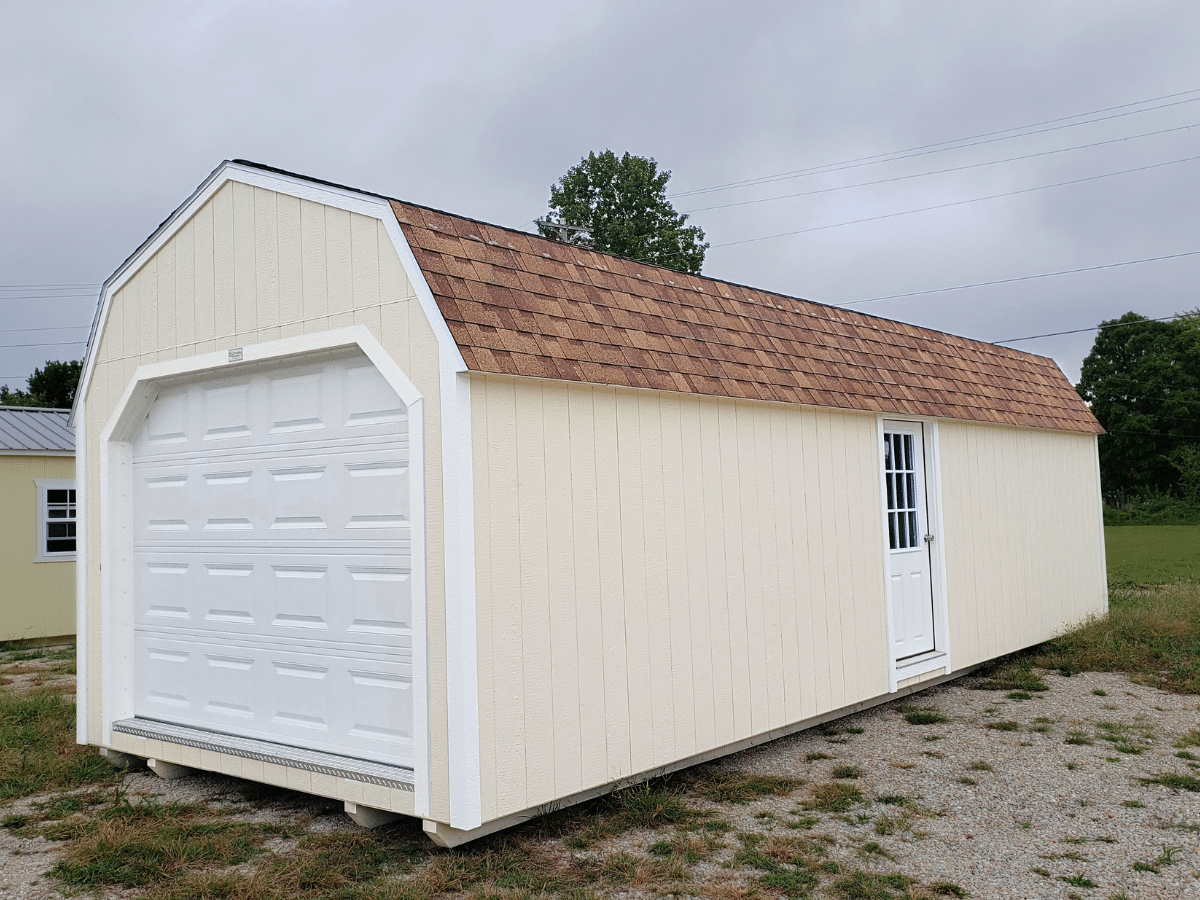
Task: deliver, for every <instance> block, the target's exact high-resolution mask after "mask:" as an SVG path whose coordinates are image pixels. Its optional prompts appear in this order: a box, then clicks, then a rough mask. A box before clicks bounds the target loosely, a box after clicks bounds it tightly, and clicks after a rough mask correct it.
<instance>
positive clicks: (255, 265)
mask: <svg viewBox="0 0 1200 900" xmlns="http://www.w3.org/2000/svg"><path fill="white" fill-rule="evenodd" d="M352 324H363V325H365V326H367V328H368V329H370V331H371V333H372V334H373V335H374V336H375V337H376V338H377V339H378V340H379V342H380V343H381V344H382V345H383V346H384V347H385V348H386V349H387V351H388V352H389V353H390V354H391V356H392V357H393V358H394V359H395V360H396V362H397V364H398V365H399V366H400V367H401V368H402V369H403V370H404V372H405V374H407V375H408V377H409V378H410V379H411V380H412V382H413V383H414V384H415V385H416V386H417V389H418V390H419V391H420V392H421V394H422V396H423V397H424V398H425V404H424V406H425V435H424V441H425V459H426V473H427V482H426V503H427V507H428V508H427V510H426V524H427V552H428V601H429V607H428V619H429V621H428V639H429V648H430V654H429V669H430V671H429V695H430V696H429V701H430V702H429V710H430V742H431V748H430V750H431V753H430V756H431V773H430V777H431V780H432V797H433V810H432V811H433V816H434V818H438V819H442V820H448V814H449V805H448V803H449V801H448V783H449V763H448V757H447V749H446V748H447V722H446V674H445V673H446V660H445V655H444V648H445V646H446V641H445V604H444V584H445V566H444V555H443V534H444V530H443V521H442V469H441V458H442V453H441V435H442V428H441V412H440V410H441V405H440V381H439V368H438V345H437V340H436V338H435V337H434V334H433V330H432V328H431V327H430V324H429V322H428V321H427V319H426V317H425V315H424V313H423V312H422V310H421V307H420V305H419V303H418V302H417V300H416V294H415V292H414V290H413V286H412V285H411V284H410V283H409V281H408V279H407V277H406V275H405V273H404V270H403V267H402V265H401V262H400V259H399V257H398V256H397V255H396V252H395V250H394V248H393V246H392V243H391V239H390V238H389V237H388V235H387V232H386V230H385V228H384V226H383V223H381V222H379V221H378V220H376V219H373V218H369V217H366V216H361V215H357V214H353V213H349V212H346V211H344V210H338V209H333V208H330V207H327V206H324V205H322V204H318V203H314V202H311V201H308V200H300V199H297V198H295V197H291V196H285V195H281V194H277V193H275V192H272V191H268V190H263V189H261V188H257V187H251V186H249V185H245V184H241V183H236V182H231V183H227V184H226V185H225V186H224V187H222V188H221V189H220V190H219V191H218V192H217V193H216V194H214V195H213V196H212V198H211V199H210V200H209V201H208V202H207V203H206V204H204V205H203V206H202V207H201V208H200V209H199V210H197V211H196V213H195V214H194V215H193V216H192V217H191V219H190V220H189V221H187V222H186V223H184V224H183V225H182V227H181V228H180V229H179V230H178V231H177V232H176V233H175V235H174V236H173V237H172V238H171V239H170V240H169V241H168V242H167V243H166V244H165V245H164V246H163V247H162V248H161V249H160V250H159V251H158V252H157V253H155V254H154V256H153V257H151V258H150V259H149V260H147V261H146V262H145V263H144V264H143V265H142V267H141V268H140V269H139V270H138V271H137V272H136V273H135V274H134V276H133V277H132V278H131V279H130V280H129V281H128V282H126V283H125V285H124V286H123V287H122V288H121V290H120V291H118V292H117V293H116V294H115V295H114V296H113V298H112V303H111V307H110V310H109V314H108V319H107V321H106V322H104V323H103V331H102V333H101V338H100V346H99V348H98V350H97V351H96V357H95V363H96V366H95V372H94V375H93V377H92V380H91V383H90V386H89V388H88V392H87V396H86V398H85V402H86V405H87V417H86V427H87V443H86V449H87V454H88V458H87V461H86V466H87V478H88V483H87V495H86V497H87V503H88V508H87V510H86V514H87V525H88V527H87V540H88V556H87V565H88V572H87V591H88V598H89V611H88V614H89V627H88V654H87V658H88V667H89V669H88V674H89V696H88V715H89V723H88V730H89V733H90V734H91V735H93V736H95V735H99V734H100V729H101V721H102V716H103V710H102V708H101V694H100V684H101V681H100V664H101V659H100V653H101V632H100V629H101V627H102V623H100V622H99V621H98V619H97V611H98V609H99V597H100V568H99V565H100V552H99V550H100V517H99V499H100V481H99V479H100V433H101V432H102V431H103V429H104V427H105V425H106V424H107V422H108V419H109V417H110V416H111V414H112V411H113V409H114V407H115V406H116V403H117V401H118V400H119V399H120V396H121V393H122V392H123V391H124V390H125V387H126V385H128V384H129V381H130V379H131V378H132V376H133V373H134V371H135V370H136V369H137V367H138V366H139V365H142V364H144V363H150V362H158V361H162V360H171V359H176V358H183V357H189V356H195V355H198V354H201V353H207V352H211V351H213V350H224V349H229V348H234V347H241V346H246V345H249V344H256V343H262V342H265V341H271V340H275V339H278V338H280V337H292V336H295V335H298V334H307V333H313V332H320V331H326V330H329V329H332V328H340V327H343V326H346V325H352ZM64 477H70V475H66V476H64ZM64 568H65V567H64ZM72 568H73V567H72ZM64 583H66V584H68V585H70V584H71V582H70V576H69V575H65V576H64ZM68 589H69V588H68ZM71 595H73V591H71ZM69 630H71V629H67V631H69ZM163 758H168V759H169V758H170V757H169V756H165V757H163ZM267 780H268V781H269V780H270V779H267ZM359 802H363V803H368V805H369V803H370V801H368V800H360V801H359ZM406 802H407V803H409V804H410V805H411V799H410V800H407V801H406ZM392 805H393V804H391V803H383V804H382V808H385V809H387V808H392Z"/></svg>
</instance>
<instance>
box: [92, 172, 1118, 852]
mask: <svg viewBox="0 0 1200 900" xmlns="http://www.w3.org/2000/svg"><path fill="white" fill-rule="evenodd" d="M73 415H74V423H75V426H76V428H77V434H78V439H79V460H80V466H81V470H80V471H81V473H82V474H81V477H82V479H83V480H81V482H80V494H79V497H80V507H81V509H83V510H84V511H85V516H84V521H83V523H82V525H83V526H86V527H82V528H81V535H82V538H81V541H82V543H81V553H82V565H83V567H84V569H85V574H84V575H83V577H81V582H80V583H81V594H80V598H81V600H80V602H81V616H82V620H81V621H83V622H85V623H86V633H87V635H88V640H87V641H86V642H81V647H80V661H79V673H80V679H79V684H80V692H79V696H78V707H79V735H78V737H79V740H80V741H81V742H88V743H93V744H97V745H100V746H101V747H103V748H105V751H106V752H110V753H125V754H131V755H135V756H139V757H144V758H147V759H149V760H150V761H151V765H152V768H154V769H155V771H158V772H159V773H160V774H163V775H165V776H171V775H177V774H181V773H183V772H186V771H188V769H189V768H192V769H207V770H212V771H219V772H226V773H229V774H232V775H236V776H239V777H242V778H249V779H254V780H258V781H264V782H268V783H272V784H280V785H286V786H288V787H290V788H294V789H297V790H302V791H309V792H312V793H315V794H320V795H323V796H328V797H335V798H338V799H342V800H344V801H345V802H346V808H347V811H348V812H350V813H351V815H353V816H355V817H356V819H357V820H358V821H360V822H367V823H371V822H377V821H380V820H381V819H383V818H384V817H385V816H386V815H388V814H392V813H401V814H405V815H410V816H417V817H420V818H421V819H423V820H424V824H425V828H426V830H427V831H428V832H429V833H430V835H431V836H432V837H433V839H434V840H436V841H439V842H441V843H443V844H447V845H453V844H455V843H458V842H461V841H463V840H470V839H472V838H475V837H478V836H480V835H482V834H485V833H487V832H489V831H493V830H495V829H497V828H500V827H504V826H506V825H510V824H513V823H515V822H518V821H521V820H522V819H524V818H528V817H529V816H530V815H534V814H537V813H539V812H541V811H544V810H546V809H549V808H552V807H554V806H561V805H562V804H564V803H570V802H575V801H578V800H580V799H582V798H585V797H588V796H594V795H596V794H598V793H601V792H603V791H606V790H609V789H611V788H612V787H613V786H614V785H618V784H623V783H628V782H629V781H631V780H636V779H639V778H645V777H647V776H648V775H651V774H654V773H659V772H663V771H668V770H671V769H674V768H679V767H682V766H685V765H689V764H691V763H694V762H696V761H699V760H702V759H708V758H712V757H715V756H719V755H721V754H723V753H728V752H731V751H733V750H736V749H739V748H742V747H746V746H749V745H750V744H753V743H756V742H759V741H763V740H768V739H771V738H773V737H778V736H780V735H782V734H786V733H788V732H790V731H795V730H797V729H800V728H804V727H808V726H810V725H813V724H816V723H819V722H822V721H825V720H827V719H829V718H832V717H835V716H838V715H844V714H846V713H847V712H850V711H853V710H856V709H860V708H863V707H864V706H868V705H871V704H874V703H878V702H882V701H884V700H887V699H889V698H893V697H896V696H900V695H902V694H904V693H907V692H909V691H912V690H915V689H917V688H918V686H927V685H930V684H935V683H937V682H938V681H939V680H944V679H946V678H949V677H953V676H954V675H955V674H961V673H962V672H964V671H966V670H968V669H969V668H970V667H972V666H974V665H976V664H978V663H981V662H984V661H986V660H989V659H993V658H995V657H998V656H1001V655H1003V654H1005V653H1009V652H1012V651H1014V650H1018V649H1020V648H1022V647H1027V646H1029V645H1031V644H1035V643H1037V642H1039V641H1043V640H1046V639H1047V638H1050V637H1052V636H1054V635H1055V634H1057V633H1059V632H1061V631H1062V630H1063V629H1065V628H1069V627H1071V626H1073V625H1075V624H1076V623H1079V622H1082V621H1083V620H1085V619H1086V618H1087V617H1088V616H1090V615H1094V614H1100V613H1103V612H1104V611H1105V609H1106V606H1107V597H1106V587H1105V585H1106V579H1105V571H1104V549H1103V532H1102V521H1101V506H1100V482H1099V474H1098V468H1097V456H1096V436H1097V434H1098V433H1100V431H1101V429H1100V427H1099V425H1098V424H1097V422H1096V420H1095V418H1093V416H1092V415H1091V413H1090V411H1089V410H1088V408H1087V406H1086V405H1085V404H1084V403H1083V402H1082V401H1081V400H1080V398H1079V396H1078V395H1077V394H1076V393H1075V391H1074V390H1073V389H1072V387H1071V385H1070V384H1069V383H1068V382H1067V380H1066V378H1065V377H1064V376H1063V374H1062V373H1061V372H1060V371H1059V369H1058V368H1057V366H1055V364H1054V363H1053V362H1052V361H1051V360H1049V359H1045V358H1043V357H1038V356H1033V355H1031V354H1028V353H1022V352H1019V351H1016V350H1011V349H1008V348H1005V347H998V346H992V345H989V344H985V343H982V342H979V341H972V340H967V339H964V338H959V337H954V336H952V335H947V334H942V333H940V332H936V331H931V330H929V329H924V328H917V327H914V326H912V325H905V324H901V323H897V322H891V321H888V320H886V319H880V318H876V317H873V316H867V315H863V314H861V313H857V312H850V311H847V310H844V309H838V308H835V307H828V306H823V305H820V304H816V303H810V302H807V301H804V300H797V299H794V298H791V297H785V296H781V295H778V294H772V293H768V292H765V291H758V290H753V289H751V288H747V287H742V286H739V285H734V284H729V283H726V282H721V281H716V280H713V279H709V278H703V277H699V276H691V275H683V274H679V273H676V272H673V271H669V270H666V269H661V268H655V267H653V266H648V265H643V264H641V263H637V262H632V261H629V260H623V259H618V258H614V257H611V256H606V255H604V254H601V253H597V252H594V251H591V250H587V249H583V248H579V247H571V246H566V245H562V244H557V243H553V242H550V241H548V240H545V239H542V238H539V237H534V236H531V235H528V234H524V233H521V232H516V231H511V230H508V229H504V228H498V227H495V226H491V225H486V224H483V223H480V222H475V221H472V220H469V219H464V218H461V217H457V216H453V215H448V214H445V213H441V212H437V211H434V210H429V209H425V208H422V207H419V206H414V205H412V204H407V203H401V202H397V201H389V200H387V199H386V198H381V197H379V196H376V195H373V194H368V193H364V192H361V191H356V190H352V189H349V188H343V187H339V186H336V185H330V184H326V183H323V182H319V181H314V180H311V179H307V178H302V177H299V176H295V175H291V174H288V173H283V172H279V171H276V170H272V169H268V168H265V167H262V166H257V165H254V164H249V163H225V164H223V165H222V166H221V167H220V168H218V169H217V170H216V171H215V172H214V173H213V174H212V175H211V176H210V177H209V179H208V180H206V181H205V182H204V184H203V185H201V186H200V188H198V189H197V191H196V193H195V194H193V195H192V197H190V198H189V199H188V200H187V201H186V202H185V203H184V204H183V205H182V206H181V207H180V208H179V209H178V210H176V211H175V213H174V214H173V215H172V216H171V217H170V218H169V219H167V221H166V222H164V224H163V225H162V226H161V227H160V228H159V230H158V231H157V232H156V233H155V234H154V235H152V236H151V237H150V238H149V239H148V240H147V241H146V243H145V244H143V245H142V247H140V248H139V249H138V250H137V251H136V252H135V253H134V254H133V255H132V256H131V257H130V258H129V260H127V261H126V263H125V264H124V265H122V266H121V268H120V269H119V270H118V271H117V272H116V273H115V274H114V275H113V276H112V277H111V278H110V279H109V280H108V281H107V282H106V283H105V286H104V288H103V290H102V293H101V298H100V307H99V309H98V311H97V316H96V321H95V325H94V327H93V331H92V335H91V340H90V342H89V346H88V354H87V360H86V362H85V365H84V372H83V378H82V381H81V383H80V387H79V391H78V400H77V405H76V408H75V410H74V413H73Z"/></svg>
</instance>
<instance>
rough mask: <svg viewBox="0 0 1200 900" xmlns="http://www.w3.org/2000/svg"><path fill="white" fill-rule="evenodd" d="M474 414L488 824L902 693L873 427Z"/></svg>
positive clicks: (508, 400) (681, 416) (560, 396)
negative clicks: (889, 614) (892, 673)
mask: <svg viewBox="0 0 1200 900" xmlns="http://www.w3.org/2000/svg"><path fill="white" fill-rule="evenodd" d="M471 400H472V421H473V429H474V433H473V436H472V437H473V442H474V448H473V449H474V473H475V514H476V521H475V533H476V563H477V575H476V591H477V604H478V618H479V629H478V640H479V648H478V650H479V708H480V710H481V714H480V744H481V755H482V778H483V782H482V793H483V796H482V806H483V819H484V821H488V820H489V819H494V818H497V817H499V816H503V815H506V814H509V813H513V812H516V811H520V810H524V809H527V808H529V807H531V806H535V805H538V804H541V803H545V802H547V801H550V800H553V799H555V798H557V797H562V796H567V795H569V794H572V793H575V792H578V791H583V790H587V789H589V788H592V787H596V786H599V785H603V784H606V783H608V782H611V781H614V780H617V779H621V778H623V777H626V776H629V775H634V774H636V773H639V772H643V771H646V770H648V769H652V768H654V767H657V766H661V765H665V764H669V763H671V762H674V761H676V760H679V759H682V758H686V757H688V756H691V755H693V754H697V753H701V752H704V751H707V750H711V749H714V748H716V747H719V746H722V745H725V744H728V743H730V742H733V741H737V740H741V739H744V738H747V737H751V736H753V735H757V734H762V733H764V732H767V731H770V730H771V729H774V728H778V727H781V726H784V725H788V724H790V723H793V722H798V721H800V720H802V719H804V718H806V717H809V716H812V715H815V714H816V713H818V712H824V711H828V710H830V709H834V708H837V707H839V706H843V705H846V704H850V703H854V702H856V701H859V700H866V699H870V698H873V697H877V696H879V695H882V694H886V693H887V691H888V660H887V656H888V654H887V640H886V615H885V607H884V581H883V557H882V553H883V549H882V547H883V544H882V540H883V537H882V530H881V513H880V496H879V475H878V470H877V466H878V453H877V448H876V443H877V438H876V435H877V425H876V419H875V417H874V416H871V415H864V414H860V413H849V412H840V411H833V410H814V409H808V408H801V407H798V406H784V405H781V404H766V403H754V402H744V401H733V400H720V399H715V398H708V397H696V396H686V395H681V394H672V393H664V392H654V391H635V390H626V389H617V388H606V387H598V386H590V385H583V384H573V383H572V384H564V383H559V382H552V381H541V380H533V379H527V380H526V379H514V378H508V377H503V376H490V375H489V376H479V375H476V376H472V393H471Z"/></svg>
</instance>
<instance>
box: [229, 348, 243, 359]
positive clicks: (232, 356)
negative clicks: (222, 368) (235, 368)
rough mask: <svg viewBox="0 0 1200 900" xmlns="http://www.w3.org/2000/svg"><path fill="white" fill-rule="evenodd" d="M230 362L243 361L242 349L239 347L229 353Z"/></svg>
mask: <svg viewBox="0 0 1200 900" xmlns="http://www.w3.org/2000/svg"><path fill="white" fill-rule="evenodd" d="M229 361H230V362H241V361H242V348H241V347H237V348H235V349H233V350H230V351H229Z"/></svg>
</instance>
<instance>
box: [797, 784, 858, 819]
mask: <svg viewBox="0 0 1200 900" xmlns="http://www.w3.org/2000/svg"><path fill="white" fill-rule="evenodd" d="M862 802H863V795H862V791H860V790H859V789H858V788H856V787H855V786H854V785H852V784H838V783H835V782H830V783H829V784H814V785H813V786H812V797H811V798H810V799H808V800H805V801H804V802H803V803H802V804H801V806H803V807H804V809H807V810H811V811H815V812H847V811H848V810H850V809H851V808H852V807H854V806H855V805H856V804H859V803H862Z"/></svg>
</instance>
